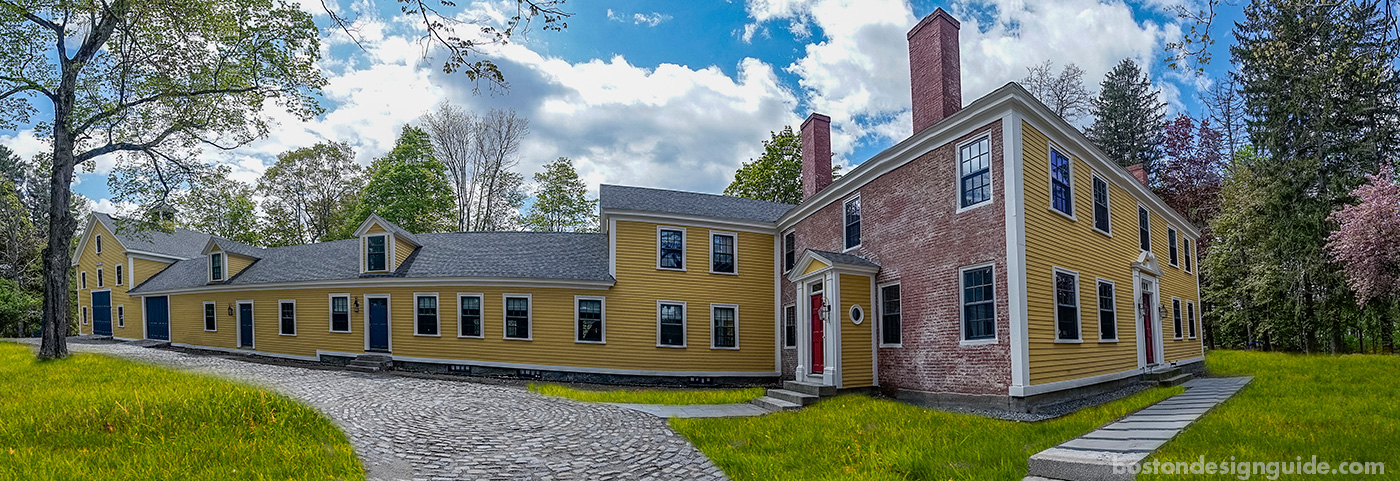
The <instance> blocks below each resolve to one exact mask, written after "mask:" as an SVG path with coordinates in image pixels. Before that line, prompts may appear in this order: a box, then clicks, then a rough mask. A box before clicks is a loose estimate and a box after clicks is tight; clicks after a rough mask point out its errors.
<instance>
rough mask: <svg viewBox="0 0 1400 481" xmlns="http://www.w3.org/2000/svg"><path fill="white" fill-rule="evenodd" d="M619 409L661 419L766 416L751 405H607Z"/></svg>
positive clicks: (760, 409) (764, 411) (763, 410)
mask: <svg viewBox="0 0 1400 481" xmlns="http://www.w3.org/2000/svg"><path fill="white" fill-rule="evenodd" d="M608 404H611V405H613V406H617V407H620V408H626V409H631V410H633V411H640V412H644V413H647V414H650V415H652V416H656V417H658V418H662V419H668V418H673V417H675V418H737V417H747V416H762V415H764V414H768V410H767V409H763V408H761V407H758V406H756V405H753V404H692V405H686V406H669V405H665V404H630V403H608Z"/></svg>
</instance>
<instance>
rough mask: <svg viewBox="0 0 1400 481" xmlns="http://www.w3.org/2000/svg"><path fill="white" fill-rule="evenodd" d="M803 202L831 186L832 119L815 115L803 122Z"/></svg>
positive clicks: (801, 134)
mask: <svg viewBox="0 0 1400 481" xmlns="http://www.w3.org/2000/svg"><path fill="white" fill-rule="evenodd" d="M799 135H800V136H801V140H802V200H807V199H810V198H812V196H814V195H817V193H818V192H821V191H822V189H825V188H826V186H828V185H831V117H827V116H825V115H822V114H817V113H814V114H812V115H809V116H807V121H805V122H802V130H801V133H800V134H799Z"/></svg>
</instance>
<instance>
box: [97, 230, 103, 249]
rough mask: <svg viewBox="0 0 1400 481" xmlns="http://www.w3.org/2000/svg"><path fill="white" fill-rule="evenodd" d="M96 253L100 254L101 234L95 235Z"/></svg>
mask: <svg viewBox="0 0 1400 481" xmlns="http://www.w3.org/2000/svg"><path fill="white" fill-rule="evenodd" d="M97 253H98V254H101V253H102V234H97Z"/></svg>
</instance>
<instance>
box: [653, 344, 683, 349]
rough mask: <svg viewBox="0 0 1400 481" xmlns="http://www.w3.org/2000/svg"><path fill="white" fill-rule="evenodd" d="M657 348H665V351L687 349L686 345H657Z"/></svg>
mask: <svg viewBox="0 0 1400 481" xmlns="http://www.w3.org/2000/svg"><path fill="white" fill-rule="evenodd" d="M656 347H659V348H665V349H685V346H684V345H680V346H672V345H668V344H657V345H656Z"/></svg>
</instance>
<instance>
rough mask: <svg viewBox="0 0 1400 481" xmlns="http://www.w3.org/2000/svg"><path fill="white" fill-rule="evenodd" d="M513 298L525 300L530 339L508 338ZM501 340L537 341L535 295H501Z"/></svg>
mask: <svg viewBox="0 0 1400 481" xmlns="http://www.w3.org/2000/svg"><path fill="white" fill-rule="evenodd" d="M657 258H658V259H660V258H661V256H660V255H659V254H658V255H657ZM512 297H523V298H525V309H526V310H525V335H526V336H528V337H523V338H522V337H506V332H507V330H506V315H507V313H508V312H509V311H508V310H507V309H506V306H507V305H508V304H509V302H506V299H510V298H512ZM483 310H484V309H483ZM483 327H484V326H483ZM483 334H484V332H483ZM501 339H505V340H507V341H533V340H535V299H534V295H533V294H501Z"/></svg>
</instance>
